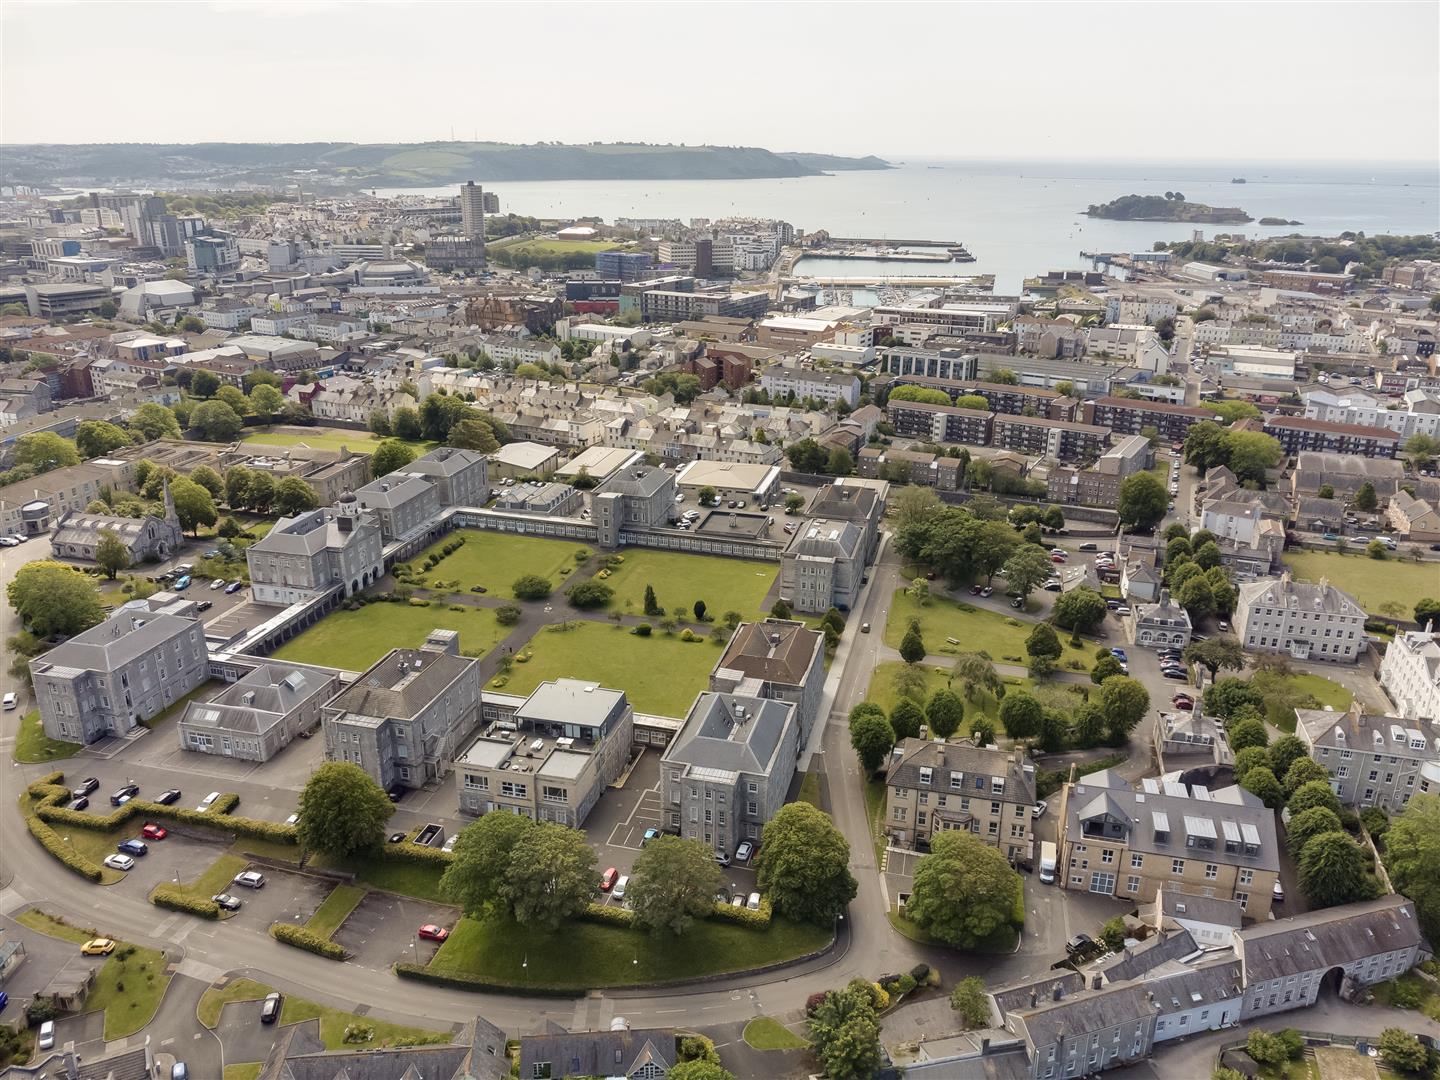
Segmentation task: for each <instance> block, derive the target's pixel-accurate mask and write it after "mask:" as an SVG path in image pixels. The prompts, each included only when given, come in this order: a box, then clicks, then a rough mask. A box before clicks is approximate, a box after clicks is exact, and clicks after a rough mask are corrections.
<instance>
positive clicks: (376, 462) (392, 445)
mask: <svg viewBox="0 0 1440 1080" xmlns="http://www.w3.org/2000/svg"><path fill="white" fill-rule="evenodd" d="M414 460H415V451H414V450H413V449H411V448H410V446H409V444H407V443H403V442H401V441H400V440H398V439H386V440H384V441H383V442H382V443H381V444H380V445H379V446H377V447H376V448H375V452H374V453H372V454H371V455H370V475H371V476H373V477H375V479H377V480H378V479H380V477H382V476H388V475H389V474H390V473H392V472H394V471H395V470H396V469H403V468H404V467H405V466H406V465H409V464H410V463H411V462H412V461H414Z"/></svg>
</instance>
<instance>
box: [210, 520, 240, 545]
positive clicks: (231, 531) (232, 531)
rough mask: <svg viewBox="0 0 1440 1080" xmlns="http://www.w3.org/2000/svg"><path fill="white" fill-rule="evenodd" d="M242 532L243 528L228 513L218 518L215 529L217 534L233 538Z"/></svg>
mask: <svg viewBox="0 0 1440 1080" xmlns="http://www.w3.org/2000/svg"><path fill="white" fill-rule="evenodd" d="M244 532H245V530H244V529H242V528H241V527H240V523H239V522H238V521H236V520H235V519H234V518H233V517H230V516H229V515H226V516H225V517H223V518H221V519H220V525H219V527H218V528H216V530H215V534H216V535H217V536H221V537H224V538H225V539H226V540H234V539H235V538H236V537H237V536H241V535H243V534H244Z"/></svg>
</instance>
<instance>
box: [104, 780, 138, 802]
mask: <svg viewBox="0 0 1440 1080" xmlns="http://www.w3.org/2000/svg"><path fill="white" fill-rule="evenodd" d="M139 794H140V785H139V784H126V785H125V786H124V787H122V788H121V789H120V790H119V791H117V792H115V794H113V795H111V796H110V805H111V806H123V805H124V804H125V803H127V802H129V801H130V800H131V799H133V798H134V797H135V796H136V795H139Z"/></svg>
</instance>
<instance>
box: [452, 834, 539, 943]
mask: <svg viewBox="0 0 1440 1080" xmlns="http://www.w3.org/2000/svg"><path fill="white" fill-rule="evenodd" d="M533 826H534V822H533V821H532V820H531V819H530V818H527V817H524V816H522V815H520V814H494V813H492V814H486V815H484V816H483V817H481V818H480V820H479V821H476V822H475V823H474V824H472V825H467V826H465V828H463V829H461V830H460V834H459V836H458V837H457V838H456V840H455V851H454V852H453V854H452V855H451V858H450V865H449V866H448V867H446V869H445V873H444V874H443V875H441V878H440V891H441V892H442V893H444V894H445V896H446V897H448V898H449V899H451V900H453V901H455V902H456V903H457V904H459V905H460V908H461V910H462V911H464V912H465V914H466V915H469V916H470V917H471V918H481V917H483V916H484V915H485V914H487V913H488V912H490V911H491V910H493V909H494V907H496V906H499V905H500V882H501V881H503V880H504V878H505V875H506V874H508V873H509V871H510V857H511V853H512V852H513V851H514V849H515V845H516V843H517V842H518V841H519V839H520V837H521V836H522V835H524V833H525V832H526V831H527V830H528V829H530V828H532V827H533Z"/></svg>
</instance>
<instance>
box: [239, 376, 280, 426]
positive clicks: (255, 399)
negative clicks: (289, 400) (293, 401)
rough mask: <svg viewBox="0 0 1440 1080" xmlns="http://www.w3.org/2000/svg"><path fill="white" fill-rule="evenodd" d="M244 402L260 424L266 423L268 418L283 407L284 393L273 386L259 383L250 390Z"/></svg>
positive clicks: (268, 420)
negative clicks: (247, 398)
mask: <svg viewBox="0 0 1440 1080" xmlns="http://www.w3.org/2000/svg"><path fill="white" fill-rule="evenodd" d="M246 404H247V405H248V406H249V408H250V411H251V412H252V413H254V414H255V416H256V417H257V418H258V419H259V420H260V422H261V423H262V424H268V423H269V422H270V418H271V417H272V416H274V415H275V414H276V413H278V412H279V411H280V410H281V409H282V408H284V407H285V395H284V394H282V393H280V391H279V390H277V389H275V387H273V386H268V385H266V384H264V383H261V384H260V385H259V386H257V387H255V389H254V390H252V391H250V397H249V400H248V401H247V402H246Z"/></svg>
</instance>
